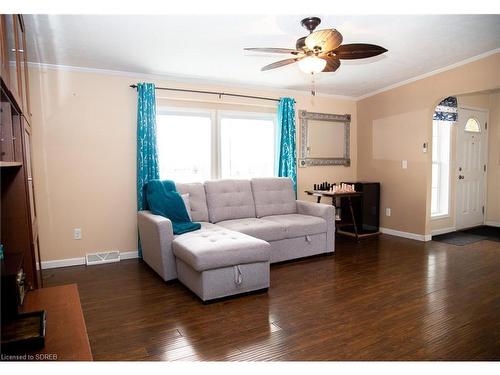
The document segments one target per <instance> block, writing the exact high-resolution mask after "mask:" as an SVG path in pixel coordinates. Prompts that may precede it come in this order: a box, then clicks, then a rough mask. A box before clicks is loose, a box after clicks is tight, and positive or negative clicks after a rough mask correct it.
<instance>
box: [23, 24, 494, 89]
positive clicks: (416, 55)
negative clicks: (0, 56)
mask: <svg viewBox="0 0 500 375" xmlns="http://www.w3.org/2000/svg"><path fill="white" fill-rule="evenodd" d="M305 16H307V15H305ZM318 16H319V17H321V19H322V23H321V25H320V27H319V28H318V29H320V28H330V27H334V28H336V29H337V30H339V31H340V32H341V33H342V34H343V36H344V43H354V42H362V43H371V44H378V45H381V46H383V47H385V48H387V49H388V50H389V52H387V53H386V54H384V55H382V56H377V57H374V58H371V59H365V60H358V61H343V62H342V66H341V67H340V69H339V70H338V71H337V72H335V73H320V74H319V75H317V77H316V91H317V92H319V93H323V94H335V95H343V96H350V97H359V96H363V95H366V94H367V93H371V92H374V91H376V90H379V89H382V88H384V87H387V86H390V85H393V84H396V83H398V82H401V81H405V80H408V79H411V78H413V77H416V76H419V75H422V74H425V73H428V72H431V71H433V70H436V69H439V68H443V67H446V66H448V65H451V64H455V63H457V62H460V61H462V60H465V59H468V58H471V57H474V56H477V55H480V54H483V53H485V52H488V51H491V50H494V49H498V48H500V15H412V16H394V15H390V16H361V15H360V16H358V15H356V16H346V15H343V16H331V15H318ZM302 18H303V17H302V16H300V15H284V16H271V15H264V16H258V15H234V16H228V15H220V16H211V15H192V16H191V15H185V16H180V15H166V16H94V15H92V16H89V15H77V16H76V15H75V16H68V15H26V16H25V22H26V25H27V29H28V30H29V32H28V36H30V37H31V38H30V40H29V42H28V43H29V44H30V45H29V51H31V56H30V61H32V62H39V63H47V64H58V65H69V66H76V67H85V68H97V69H107V70H118V71H127V72H137V73H147V74H156V75H165V76H169V77H172V76H175V77H178V78H179V79H197V80H201V81H203V82H206V81H212V82H218V83H226V84H231V85H249V86H260V87H269V88H281V89H291V90H301V91H308V90H310V86H311V83H310V77H308V76H307V75H305V74H304V73H302V72H300V70H299V68H298V66H297V64H293V65H289V66H286V67H282V68H278V69H275V70H271V71H267V72H261V71H260V68H261V67H262V66H264V65H266V64H269V63H271V62H274V61H277V60H280V59H282V58H286V57H287V55H268V54H257V53H248V52H244V51H243V48H244V47H286V48H293V47H294V46H295V41H296V39H298V38H299V37H301V36H305V35H306V34H307V31H306V30H305V29H303V28H302V27H301V26H300V20H301V19H302ZM33 51H34V52H33ZM499 69H500V67H499Z"/></svg>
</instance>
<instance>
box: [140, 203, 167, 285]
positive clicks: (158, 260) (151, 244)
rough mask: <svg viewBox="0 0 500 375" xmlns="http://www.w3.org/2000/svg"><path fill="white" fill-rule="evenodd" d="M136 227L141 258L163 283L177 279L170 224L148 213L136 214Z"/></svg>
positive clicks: (162, 218) (164, 219)
mask: <svg viewBox="0 0 500 375" xmlns="http://www.w3.org/2000/svg"><path fill="white" fill-rule="evenodd" d="M137 225H138V226H139V237H140V239H141V248H142V258H143V259H144V261H145V262H146V263H147V264H148V265H149V266H150V267H151V268H152V269H154V270H155V271H156V272H157V273H158V274H159V275H160V276H161V277H162V278H163V280H165V281H168V280H173V279H176V278H177V269H176V266H175V258H174V254H173V252H172V241H173V240H174V232H173V229H172V222H171V221H170V220H169V219H167V218H166V217H163V216H159V215H154V214H152V213H151V212H150V211H139V212H138V213H137Z"/></svg>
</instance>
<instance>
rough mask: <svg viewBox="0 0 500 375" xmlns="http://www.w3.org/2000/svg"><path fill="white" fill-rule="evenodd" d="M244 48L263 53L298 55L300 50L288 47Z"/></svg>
mask: <svg viewBox="0 0 500 375" xmlns="http://www.w3.org/2000/svg"><path fill="white" fill-rule="evenodd" d="M244 50H245V51H253V52H264V53H291V54H292V55H298V54H299V52H300V51H297V50H295V49H290V48H244Z"/></svg>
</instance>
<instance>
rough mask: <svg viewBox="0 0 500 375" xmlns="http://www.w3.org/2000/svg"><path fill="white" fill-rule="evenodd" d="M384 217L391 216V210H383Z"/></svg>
mask: <svg viewBox="0 0 500 375" xmlns="http://www.w3.org/2000/svg"><path fill="white" fill-rule="evenodd" d="M385 216H391V209H390V208H386V209H385Z"/></svg>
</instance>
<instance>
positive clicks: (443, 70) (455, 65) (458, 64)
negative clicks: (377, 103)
mask: <svg viewBox="0 0 500 375" xmlns="http://www.w3.org/2000/svg"><path fill="white" fill-rule="evenodd" d="M497 53H500V48H496V49H493V50H491V51H488V52H485V53H482V54H480V55H476V56H473V57H469V58H468V59H465V60H462V61H459V62H457V63H454V64H451V65H447V66H445V67H442V68H439V69H436V70H433V71H430V72H428V73H424V74H421V75H418V76H415V77H413V78H409V79H406V80H404V81H400V82H397V83H394V84H392V85H389V86H386V87H383V88H381V89H378V90H375V91H372V92H370V93H368V94H364V95H361V96H358V97H356V98H355V100H356V101H360V100H363V99H366V98H369V97H371V96H375V95H377V94H380V93H383V92H385V91H389V90H392V89H395V88H397V87H401V86H404V85H407V84H409V83H412V82H416V81H420V80H421V79H424V78H428V77H431V76H433V75H436V74H439V73H443V72H446V71H448V70H451V69H455V68H458V67H460V66H462V65H466V64H469V63H471V62H474V61H478V60H481V59H484V58H486V57H488V56H491V55H495V54H497Z"/></svg>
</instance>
